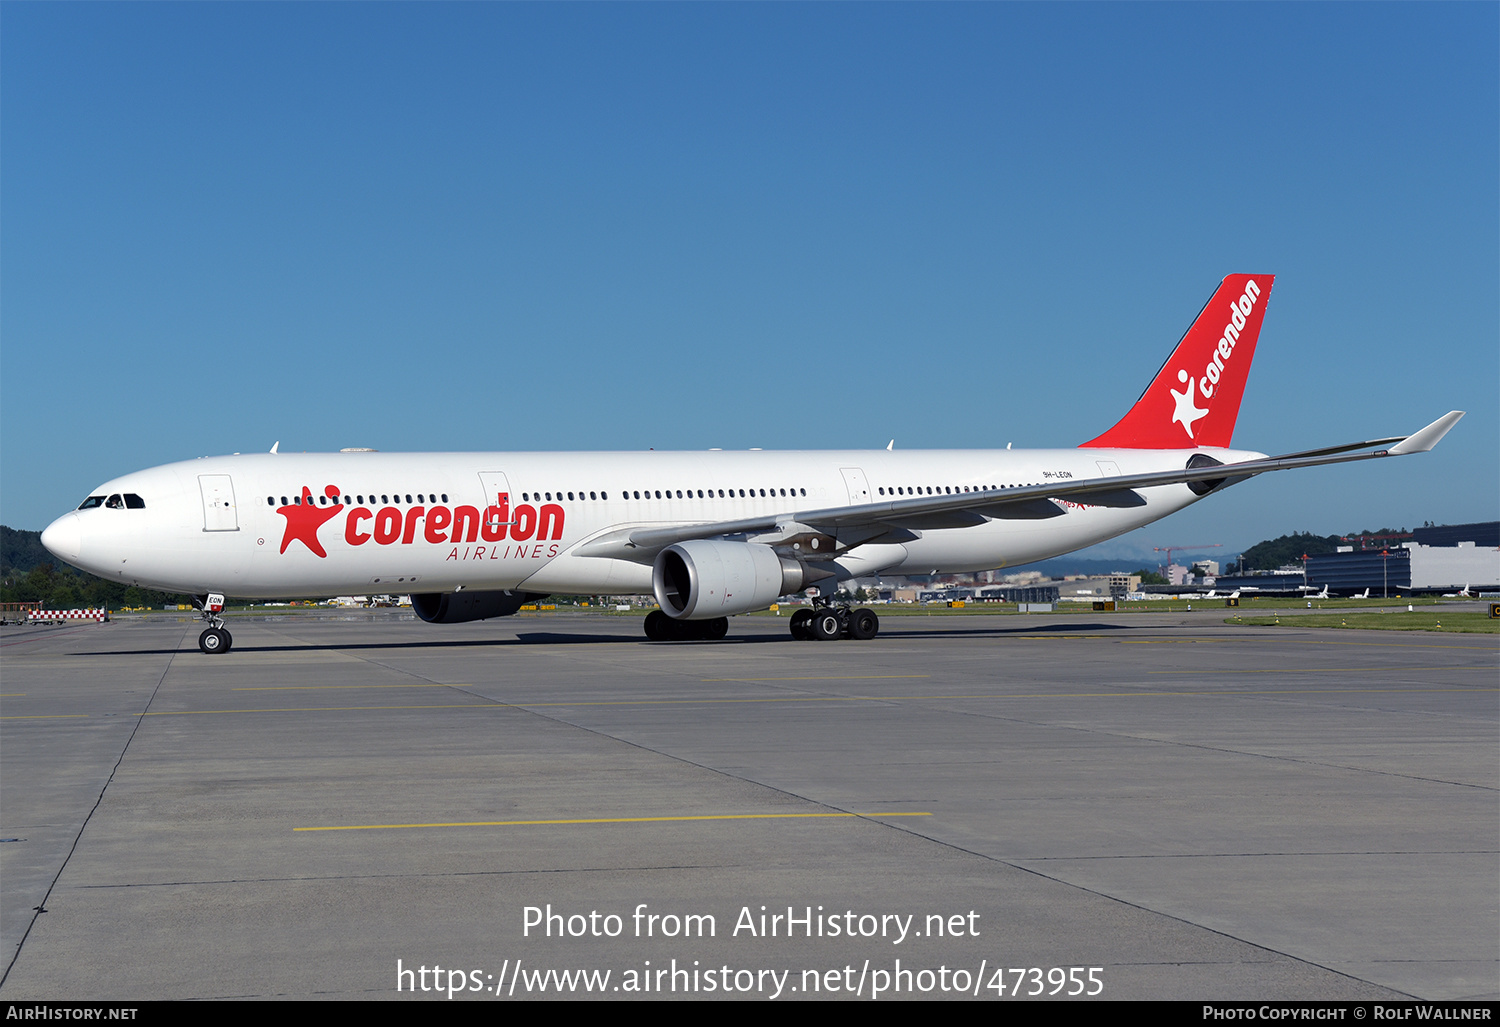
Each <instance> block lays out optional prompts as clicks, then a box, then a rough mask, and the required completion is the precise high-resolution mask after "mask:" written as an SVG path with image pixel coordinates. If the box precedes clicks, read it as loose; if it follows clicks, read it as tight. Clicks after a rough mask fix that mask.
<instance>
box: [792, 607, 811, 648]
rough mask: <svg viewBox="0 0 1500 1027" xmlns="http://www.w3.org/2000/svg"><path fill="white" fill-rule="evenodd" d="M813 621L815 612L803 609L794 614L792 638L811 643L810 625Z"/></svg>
mask: <svg viewBox="0 0 1500 1027" xmlns="http://www.w3.org/2000/svg"><path fill="white" fill-rule="evenodd" d="M812 619H813V611H811V610H809V609H806V608H803V609H801V610H798V611H797V612H796V613H794V614H792V637H793V638H794V639H796V640H797V641H798V642H811V641H812V637H813V636H812V629H811V627H810V624H811V622H812Z"/></svg>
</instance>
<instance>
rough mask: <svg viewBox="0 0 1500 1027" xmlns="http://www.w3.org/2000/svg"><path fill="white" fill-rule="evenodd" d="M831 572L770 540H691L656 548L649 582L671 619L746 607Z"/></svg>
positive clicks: (723, 614) (702, 617)
mask: <svg viewBox="0 0 1500 1027" xmlns="http://www.w3.org/2000/svg"><path fill="white" fill-rule="evenodd" d="M829 576H831V575H830V574H829V573H828V572H819V571H816V570H809V568H808V567H806V566H805V565H804V564H802V563H800V562H799V561H797V560H793V559H791V558H790V557H785V556H780V555H778V554H777V552H776V550H774V549H772V548H771V547H770V546H763V545H758V544H756V543H751V542H713V541H708V540H701V539H700V540H694V541H691V542H679V543H677V544H676V545H674V546H668V547H667V548H666V549H663V550H662V551H661V552H660V553H658V554H657V557H656V564H655V565H654V566H653V567H652V569H651V587H652V590H653V591H654V592H655V593H656V601H657V602H658V603H659V604H660V605H661V608H662V612H663V613H665V614H666V615H667V616H669V617H671V618H672V619H673V620H708V619H710V618H714V617H728V616H732V615H733V614H736V613H748V612H749V611H751V610H758V609H761V608H762V607H765V606H769V605H770V604H771V603H774V602H775V601H776V599H777V597H778V596H784V595H788V594H790V593H792V592H799V591H801V590H802V588H803V586H804V585H806V584H807V583H808V582H810V581H814V580H817V579H819V578H824V577H829Z"/></svg>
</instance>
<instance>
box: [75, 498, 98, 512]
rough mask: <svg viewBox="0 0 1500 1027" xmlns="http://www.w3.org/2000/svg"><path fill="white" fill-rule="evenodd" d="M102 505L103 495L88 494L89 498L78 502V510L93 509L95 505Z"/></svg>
mask: <svg viewBox="0 0 1500 1027" xmlns="http://www.w3.org/2000/svg"><path fill="white" fill-rule="evenodd" d="M103 505H104V497H103V496H89V498H87V499H85V500H84V501H83V502H82V503H79V504H78V509H80V510H92V509H94V508H95V507H97V506H103Z"/></svg>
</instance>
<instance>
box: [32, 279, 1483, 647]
mask: <svg viewBox="0 0 1500 1027" xmlns="http://www.w3.org/2000/svg"><path fill="white" fill-rule="evenodd" d="M1273 281H1274V276H1272V275H1249V274H1237V275H1230V276H1228V277H1226V278H1225V279H1223V281H1222V282H1221V283H1220V284H1219V286H1218V287H1217V288H1216V289H1215V290H1214V293H1213V295H1212V296H1211V298H1210V299H1209V301H1208V303H1207V304H1206V305H1205V306H1204V307H1203V309H1202V311H1200V313H1199V314H1198V316H1197V318H1196V319H1195V320H1194V321H1193V322H1192V324H1191V326H1190V327H1189V328H1188V330H1187V332H1186V334H1184V335H1183V337H1182V339H1181V340H1180V341H1179V342H1178V344H1177V346H1176V347H1175V348H1174V349H1173V351H1172V353H1171V355H1170V356H1169V357H1168V359H1167V361H1166V363H1165V364H1163V365H1162V367H1161V369H1160V370H1159V371H1158V372H1157V374H1156V376H1155V377H1154V378H1153V379H1152V380H1151V383H1150V384H1149V385H1148V386H1147V387H1146V391H1145V392H1144V393H1143V394H1142V395H1141V397H1140V399H1139V400H1137V401H1136V403H1135V404H1134V405H1133V406H1132V407H1131V408H1130V409H1129V410H1128V411H1127V412H1126V414H1125V416H1124V417H1123V418H1121V419H1120V421H1119V422H1118V423H1117V424H1115V425H1114V427H1112V428H1110V429H1109V430H1108V431H1106V432H1104V434H1102V435H1100V436H1098V437H1097V438H1094V439H1091V440H1089V441H1087V442H1084V443H1083V444H1081V445H1079V446H1077V447H1076V448H1072V449H1051V450H1031V451H1025V450H1012V449H1011V448H1009V447H1007V448H1005V449H1000V450H935V451H896V450H895V449H894V448H893V447H890V446H888V447H886V448H884V449H876V450H868V451H828V452H816V451H803V452H762V451H757V450H751V451H748V452H723V451H718V450H711V451H709V452H706V453H687V452H656V451H651V452H646V453H611V452H596V453H441V454H438V453H378V452H374V451H372V450H364V449H358V450H343V451H341V452H338V453H303V454H294V453H281V452H279V451H278V450H279V443H278V444H277V445H276V446H272V447H271V451H270V452H269V453H259V454H246V455H239V454H236V455H233V456H223V457H205V458H201V459H199V460H195V461H187V462H183V463H176V464H168V465H166V466H163V467H157V468H153V469H150V470H145V471H139V472H136V473H134V474H127V475H125V476H123V477H120V478H115V479H113V480H111V481H108V482H105V483H104V484H103V485H100V486H99V487H98V488H96V489H94V490H93V491H92V492H91V493H90V494H89V496H88V498H87V499H85V500H84V501H83V503H81V504H80V505H79V507H78V508H77V509H76V510H75V511H73V512H71V513H67V514H64V515H63V516H61V517H59V518H58V519H57V520H56V521H54V522H53V523H52V524H51V525H49V526H48V527H47V529H46V530H45V531H44V532H43V533H42V544H43V545H45V546H46V547H47V549H48V550H50V551H51V552H52V553H53V554H54V555H56V556H57V557H59V558H60V559H62V560H65V561H66V562H68V563H70V564H73V565H74V566H76V567H79V568H82V569H83V570H86V571H89V572H91V573H93V574H97V575H99V576H100V577H103V578H106V579H109V580H113V581H122V582H126V583H129V584H135V585H141V586H145V587H149V588H155V589H161V590H163V591H175V592H181V593H186V594H189V595H191V596H192V597H193V603H194V605H195V606H196V607H197V608H198V610H199V612H200V614H201V616H202V618H203V620H204V622H205V623H206V624H207V627H206V628H205V629H204V630H203V632H202V634H201V635H200V636H199V647H200V648H201V649H202V651H203V652H205V653H210V654H213V653H224V652H228V651H229V649H230V648H231V646H232V644H233V639H232V637H231V635H230V633H229V632H228V630H227V629H226V628H225V627H224V620H223V617H222V612H223V607H224V597H225V596H226V595H233V596H237V597H241V598H245V599H276V598H283V597H288V596H309V595H325V596H326V595H346V594H348V595H359V594H367V593H372V592H390V593H410V594H411V599H412V606H413V608H414V610H415V612H416V614H417V616H418V617H420V618H421V619H422V620H424V621H428V622H432V623H439V624H457V623H463V622H466V621H473V620H482V619H485V618H489V617H500V616H506V615H508V614H513V613H515V612H516V611H517V610H518V609H520V607H521V606H522V605H523V604H526V603H528V602H534V601H535V600H536V599H537V598H540V597H542V596H545V595H553V594H574V595H598V594H606V595H607V594H620V593H637V592H648V591H649V592H652V593H654V594H655V596H656V599H657V602H658V605H659V607H660V608H659V609H658V610H655V611H653V612H652V613H651V614H649V615H648V616H647V617H646V619H645V624H644V627H645V632H646V635H647V637H648V638H649V639H652V640H655V641H684V640H692V639H698V640H707V639H719V638H723V637H724V636H725V634H726V633H727V632H728V629H729V621H728V618H729V617H730V616H733V615H736V614H741V613H748V612H751V611H754V610H758V609H765V608H766V607H768V606H769V605H770V604H771V603H774V602H776V600H777V599H778V598H780V597H782V596H787V595H792V594H795V593H799V592H805V593H806V594H807V595H809V596H810V597H813V604H812V606H811V607H806V608H803V609H800V610H798V611H797V613H796V614H795V615H794V616H793V617H792V618H791V621H790V628H791V634H792V636H793V637H794V638H796V639H799V640H810V639H818V640H832V639H837V638H854V639H860V640H867V639H871V638H874V637H875V636H876V634H877V633H878V632H879V628H880V622H879V619H878V617H877V616H876V614H875V612H874V611H873V610H870V609H868V608H864V609H851V608H850V607H849V606H847V605H845V604H844V602H843V600H842V598H841V595H842V593H841V591H840V590H839V589H838V588H837V585H838V583H839V582H841V581H846V580H849V579H851V578H858V577H867V576H870V575H874V574H940V573H950V572H969V571H977V570H990V569H995V568H1000V567H1006V566H1015V565H1018V564H1026V563H1031V562H1034V561H1037V560H1043V559H1047V558H1050V557H1054V556H1059V555H1062V554H1064V553H1068V552H1072V551H1073V550H1076V549H1081V548H1083V547H1085V546H1089V545H1093V544H1094V543H1096V542H1102V541H1104V540H1105V539H1109V538H1113V537H1115V536H1117V535H1121V534H1124V533H1125V532H1127V531H1131V530H1133V529H1135V528H1138V527H1140V526H1142V525H1144V524H1148V523H1150V522H1152V521H1155V520H1157V519H1158V518H1161V517H1165V516H1167V515H1168V514H1171V513H1175V512H1176V511H1178V510H1181V509H1183V508H1184V507H1186V506H1189V505H1190V504H1192V503H1195V502H1197V501H1198V500H1200V499H1202V498H1203V497H1205V496H1207V495H1209V494H1211V493H1214V492H1218V491H1221V490H1223V489H1225V488H1227V487H1229V486H1230V485H1233V484H1236V483H1238V482H1241V481H1244V480H1246V479H1248V478H1251V477H1253V476H1255V475H1258V474H1264V473H1268V472H1271V471H1280V470H1286V469H1290V468H1298V467H1311V466H1316V465H1320V464H1331V463H1340V462H1344V461H1352V460H1367V459H1376V458H1382V457H1387V456H1401V455H1405V454H1409V453H1420V452H1426V451H1427V450H1430V449H1431V448H1432V447H1433V446H1434V445H1436V444H1437V442H1438V441H1439V440H1440V439H1441V438H1442V437H1443V436H1444V435H1445V434H1447V433H1448V431H1449V430H1450V429H1451V428H1452V427H1453V425H1454V424H1455V423H1456V422H1457V421H1458V419H1459V418H1461V417H1462V416H1463V411H1457V410H1456V411H1452V412H1451V413H1448V414H1445V415H1444V416H1443V417H1440V418H1438V419H1437V420H1436V421H1434V422H1432V423H1431V424H1429V425H1428V426H1427V427H1425V428H1422V429H1421V430H1419V431H1417V432H1415V433H1412V434H1410V435H1405V436H1393V437H1390V438H1381V439H1370V440H1367V441H1363V442H1356V443H1350V444H1347V445H1341V446H1331V447H1325V448H1321V449H1312V450H1306V451H1302V452H1297V453H1290V454H1286V455H1282V456H1276V457H1268V456H1266V455H1264V454H1262V453H1258V452H1254V451H1249V450H1237V449H1232V448H1230V441H1231V436H1232V434H1233V431H1234V424H1235V420H1236V418H1237V416H1238V414H1239V408H1240V400H1241V397H1242V396H1243V393H1244V387H1245V381H1246V377H1247V375H1248V372H1249V368H1250V363H1251V359H1252V358H1253V356H1254V352H1255V346H1256V342H1257V339H1258V338H1259V335H1260V329H1261V324H1262V322H1263V319H1264V316H1265V311H1266V307H1267V304H1268V302H1269V298H1270V292H1271V286H1272V283H1273ZM1376 447H1380V448H1376Z"/></svg>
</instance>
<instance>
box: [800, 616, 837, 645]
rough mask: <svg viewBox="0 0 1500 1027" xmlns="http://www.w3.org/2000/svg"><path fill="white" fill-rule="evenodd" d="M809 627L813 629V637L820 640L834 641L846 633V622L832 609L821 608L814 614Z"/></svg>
mask: <svg viewBox="0 0 1500 1027" xmlns="http://www.w3.org/2000/svg"><path fill="white" fill-rule="evenodd" d="M808 627H810V628H811V629H812V637H813V638H815V639H817V640H818V641H819V642H832V641H833V640H834V639H836V638H840V637H842V636H843V634H844V622H843V620H841V619H840V618H839V615H838V614H837V613H835V612H834V611H832V610H820V611H818V612H817V613H815V614H813V618H812V623H811V624H810V625H808Z"/></svg>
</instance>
